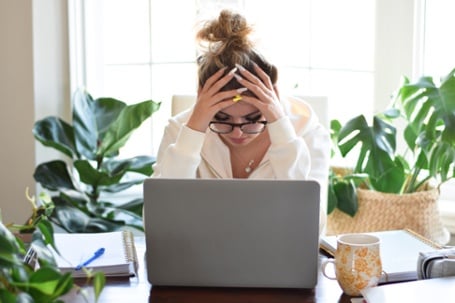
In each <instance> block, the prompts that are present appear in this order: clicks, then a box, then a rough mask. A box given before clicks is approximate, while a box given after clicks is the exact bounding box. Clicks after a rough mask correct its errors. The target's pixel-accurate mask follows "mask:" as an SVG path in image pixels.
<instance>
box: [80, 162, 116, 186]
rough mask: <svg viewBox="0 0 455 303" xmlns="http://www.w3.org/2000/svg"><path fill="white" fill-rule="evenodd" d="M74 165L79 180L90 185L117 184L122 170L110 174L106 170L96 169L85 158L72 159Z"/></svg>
mask: <svg viewBox="0 0 455 303" xmlns="http://www.w3.org/2000/svg"><path fill="white" fill-rule="evenodd" d="M74 167H75V168H76V169H77V171H78V173H79V177H80V179H81V181H82V182H84V183H85V184H90V185H92V186H102V185H112V184H117V183H118V182H119V181H120V179H121V178H122V176H123V172H120V173H119V174H116V175H110V174H109V173H107V172H104V171H100V170H97V169H95V168H94V167H93V166H92V165H91V164H90V162H89V161H87V160H77V161H74Z"/></svg>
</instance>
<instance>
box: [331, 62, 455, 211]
mask: <svg viewBox="0 0 455 303" xmlns="http://www.w3.org/2000/svg"><path fill="white" fill-rule="evenodd" d="M392 101H393V102H392V105H391V106H390V107H389V108H388V109H386V110H385V111H384V112H382V113H379V114H376V115H374V117H373V120H372V122H371V123H370V124H369V123H368V122H367V120H366V118H365V117H364V116H363V115H360V116H356V117H354V118H352V119H350V120H349V121H348V122H347V123H346V124H344V125H341V123H340V122H339V121H337V120H333V121H331V131H332V140H333V143H334V144H333V146H334V150H335V151H336V152H338V151H339V152H341V155H342V156H343V157H345V156H346V155H348V154H349V155H351V154H354V155H357V158H356V163H355V165H353V166H352V167H351V169H349V170H344V172H343V173H339V171H338V172H337V171H336V169H332V171H331V175H330V182H329V184H330V187H329V207H328V213H329V214H330V213H331V212H332V211H333V210H334V209H335V208H338V209H339V210H341V211H342V212H344V213H346V214H348V215H350V216H354V215H355V214H356V212H357V207H358V204H357V190H356V189H357V188H359V187H363V188H367V189H371V190H375V191H380V192H385V193H394V194H407V193H414V192H416V191H418V190H419V189H421V188H422V187H423V186H424V185H425V184H427V183H429V182H430V183H432V184H433V186H435V187H439V186H440V185H441V184H443V183H444V182H446V181H448V180H449V179H452V178H454V177H455V69H454V70H452V71H451V72H450V73H449V74H448V75H447V76H445V77H442V78H441V79H440V81H435V80H434V79H433V78H432V77H427V76H424V77H421V78H420V79H418V80H417V81H415V82H411V81H410V80H409V79H408V78H406V77H405V78H403V82H402V84H401V85H400V87H399V88H398V90H397V92H396V94H395V95H394V98H393V99H392ZM399 130H402V131H399ZM400 140H401V141H403V144H404V148H399V144H398V143H397V142H399V141H400ZM355 152H356V153H355Z"/></svg>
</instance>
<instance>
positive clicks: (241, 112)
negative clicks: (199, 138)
mask: <svg viewBox="0 0 455 303" xmlns="http://www.w3.org/2000/svg"><path fill="white" fill-rule="evenodd" d="M213 121H219V122H228V123H235V124H240V123H247V122H257V121H265V119H264V117H263V116H262V114H261V112H260V111H259V110H258V109H257V108H256V107H254V106H252V105H251V104H247V103H244V102H238V103H235V104H233V105H231V106H229V107H227V108H225V109H224V110H222V111H219V112H218V113H217V114H216V115H215V117H214V119H213ZM262 126H263V125H262ZM262 135H264V131H263V132H260V133H256V134H248V133H245V132H243V131H242V130H241V129H240V127H238V126H237V127H234V129H233V130H232V132H230V133H227V134H219V136H220V137H221V139H222V140H223V141H224V142H225V143H226V145H228V146H230V147H240V146H246V145H248V144H250V143H251V142H253V141H254V140H255V139H256V138H258V137H260V136H262Z"/></svg>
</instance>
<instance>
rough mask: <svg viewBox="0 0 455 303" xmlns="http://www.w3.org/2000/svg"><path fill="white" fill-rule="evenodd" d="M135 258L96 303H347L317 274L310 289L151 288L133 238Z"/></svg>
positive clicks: (74, 298)
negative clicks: (135, 267)
mask: <svg viewBox="0 0 455 303" xmlns="http://www.w3.org/2000/svg"><path fill="white" fill-rule="evenodd" d="M136 249H137V253H138V258H139V273H138V276H137V277H134V278H130V279H112V278H108V279H107V281H106V287H105V288H104V290H103V292H102V293H101V297H100V298H99V301H98V302H99V303H115V302H122V303H123V302H153V303H160V302H166V303H170V302H185V303H186V302H188V303H189V302H198V303H204V302H219V303H223V302H229V303H235V302H251V303H254V302H261V303H270V302H280V303H286V302H302V303H304V302H320V303H321V302H327V303H329V302H330V303H334V302H347V303H350V297H349V296H346V295H344V294H343V292H342V291H341V288H340V287H339V286H338V284H337V282H336V281H333V280H329V279H327V278H325V277H323V276H322V274H320V276H319V280H318V284H317V286H316V288H314V289H242V288H199V287H196V288H194V287H151V285H150V284H149V283H148V281H147V275H146V269H145V266H144V252H145V240H144V238H143V237H137V238H136ZM64 302H70V303H76V302H77V303H79V302H85V301H84V299H83V298H82V297H81V296H78V295H76V294H74V293H73V294H70V295H69V296H67V297H65V298H64Z"/></svg>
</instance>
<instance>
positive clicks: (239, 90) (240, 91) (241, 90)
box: [237, 87, 248, 94]
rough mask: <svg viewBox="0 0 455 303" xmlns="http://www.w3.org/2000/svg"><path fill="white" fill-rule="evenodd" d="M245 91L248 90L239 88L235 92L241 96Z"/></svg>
mask: <svg viewBox="0 0 455 303" xmlns="http://www.w3.org/2000/svg"><path fill="white" fill-rule="evenodd" d="M247 90H248V88H246V87H241V88H239V89H237V92H238V93H239V94H241V93H243V92H246V91H247Z"/></svg>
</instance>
